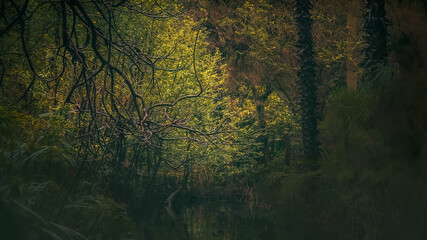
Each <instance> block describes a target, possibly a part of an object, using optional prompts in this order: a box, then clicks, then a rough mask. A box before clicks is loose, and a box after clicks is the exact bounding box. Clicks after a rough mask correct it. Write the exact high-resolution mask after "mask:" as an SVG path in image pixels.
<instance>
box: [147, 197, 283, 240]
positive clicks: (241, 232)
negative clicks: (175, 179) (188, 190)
mask: <svg viewBox="0 0 427 240" xmlns="http://www.w3.org/2000/svg"><path fill="white" fill-rule="evenodd" d="M260 211H261V212H262V211H266V210H262V209H258V210H252V211H251V210H250V209H249V207H248V206H247V205H245V204H242V205H236V204H227V203H212V202H209V203H201V204H197V205H193V206H186V207H183V208H182V209H181V211H178V210H177V211H176V218H171V217H170V216H169V214H167V211H166V209H164V210H163V211H162V213H161V214H160V216H159V217H158V218H157V219H156V220H154V221H151V222H145V223H142V224H141V225H142V226H141V227H142V229H141V228H140V230H142V232H141V239H147V240H160V239H162V240H167V239H174V240H175V239H176V240H179V239H186V240H189V239H190V240H239V239H254V240H255V239H275V238H272V236H270V234H269V233H270V231H269V228H268V223H267V222H268V221H266V219H264V218H262V217H261V216H262V214H260Z"/></svg>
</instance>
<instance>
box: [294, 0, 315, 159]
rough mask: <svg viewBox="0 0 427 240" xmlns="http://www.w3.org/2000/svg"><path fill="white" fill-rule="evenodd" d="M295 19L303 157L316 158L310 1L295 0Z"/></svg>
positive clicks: (313, 63)
mask: <svg viewBox="0 0 427 240" xmlns="http://www.w3.org/2000/svg"><path fill="white" fill-rule="evenodd" d="M295 6H296V9H295V15H296V17H295V19H296V23H297V27H298V48H299V51H298V56H299V63H300V70H299V71H298V77H299V83H300V94H301V100H300V106H301V128H302V135H303V145H304V157H305V158H307V159H317V157H318V155H319V141H318V139H317V135H318V131H317V121H318V120H317V105H318V104H317V82H316V72H315V66H316V64H315V62H314V58H313V56H314V51H313V37H312V34H311V29H312V24H313V20H312V19H311V13H310V9H311V3H310V1H309V0H296V2H295Z"/></svg>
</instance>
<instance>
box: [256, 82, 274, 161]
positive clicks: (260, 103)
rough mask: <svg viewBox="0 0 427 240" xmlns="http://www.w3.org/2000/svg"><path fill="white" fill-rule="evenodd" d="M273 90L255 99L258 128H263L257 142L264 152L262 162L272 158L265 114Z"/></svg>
mask: <svg viewBox="0 0 427 240" xmlns="http://www.w3.org/2000/svg"><path fill="white" fill-rule="evenodd" d="M271 92H272V91H271V90H269V89H267V90H266V92H265V93H264V94H263V95H261V96H259V97H258V98H257V99H256V100H255V105H256V113H257V117H258V128H259V129H260V130H261V135H260V136H259V137H258V139H257V142H259V143H261V148H260V151H261V152H262V155H261V157H260V159H259V162H261V163H268V162H270V158H271V156H270V155H271V153H270V146H269V144H268V133H267V117H266V116H265V102H266V101H267V98H268V96H269V95H270V94H271Z"/></svg>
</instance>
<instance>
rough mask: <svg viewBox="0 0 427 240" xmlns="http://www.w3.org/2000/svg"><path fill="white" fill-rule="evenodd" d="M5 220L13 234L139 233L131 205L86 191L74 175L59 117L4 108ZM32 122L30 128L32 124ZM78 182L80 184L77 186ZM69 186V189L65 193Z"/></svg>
mask: <svg viewBox="0 0 427 240" xmlns="http://www.w3.org/2000/svg"><path fill="white" fill-rule="evenodd" d="M0 122H1V126H2V128H3V129H2V138H1V148H0V150H1V156H2V157H1V161H0V169H1V172H0V201H1V203H0V222H1V223H2V224H1V230H2V234H3V236H6V238H11V239H12V238H13V239H86V237H91V238H94V239H122V238H126V237H132V236H135V229H134V228H133V227H132V225H133V222H132V221H131V220H130V218H129V216H128V215H127V213H126V209H125V208H124V207H123V206H121V205H119V204H117V203H116V202H115V201H114V200H112V199H110V198H107V197H106V196H103V195H99V194H98V195H87V196H85V195H84V194H83V193H84V192H87V191H88V190H89V188H88V184H87V182H86V181H84V180H80V181H79V180H78V179H77V178H76V177H75V175H76V172H77V168H75V167H74V166H73V164H72V162H73V158H75V157H76V153H75V151H74V149H71V148H70V147H68V146H67V145H65V144H64V140H63V138H64V137H63V136H61V135H60V134H59V133H58V132H59V131H57V127H58V126H56V125H55V121H54V120H52V121H46V120H41V119H35V118H32V117H29V116H27V115H24V114H17V113H16V112H14V111H11V110H7V109H6V108H4V107H1V108H0ZM30 126H31V128H30ZM76 182H77V185H76V186H75V187H74V188H73V187H72V186H73V185H74V184H75V183H76ZM65 191H68V193H66V192H65Z"/></svg>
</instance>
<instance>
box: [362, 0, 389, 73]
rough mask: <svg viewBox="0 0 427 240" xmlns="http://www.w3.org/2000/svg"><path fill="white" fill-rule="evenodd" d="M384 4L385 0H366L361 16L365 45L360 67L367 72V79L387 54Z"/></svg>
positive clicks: (384, 59) (376, 69)
mask: <svg viewBox="0 0 427 240" xmlns="http://www.w3.org/2000/svg"><path fill="white" fill-rule="evenodd" d="M384 4H385V0H368V2H367V4H366V8H365V13H364V16H363V17H364V25H363V29H364V31H365V44H366V46H365V48H364V53H365V59H364V60H363V61H362V67H364V69H365V71H366V73H367V79H369V78H372V77H374V76H375V74H376V72H377V71H378V67H379V66H380V65H381V64H383V63H385V61H386V57H387V55H388V54H387V48H386V40H387V35H388V32H387V19H386V12H385V8H384ZM365 81H366V79H365Z"/></svg>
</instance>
